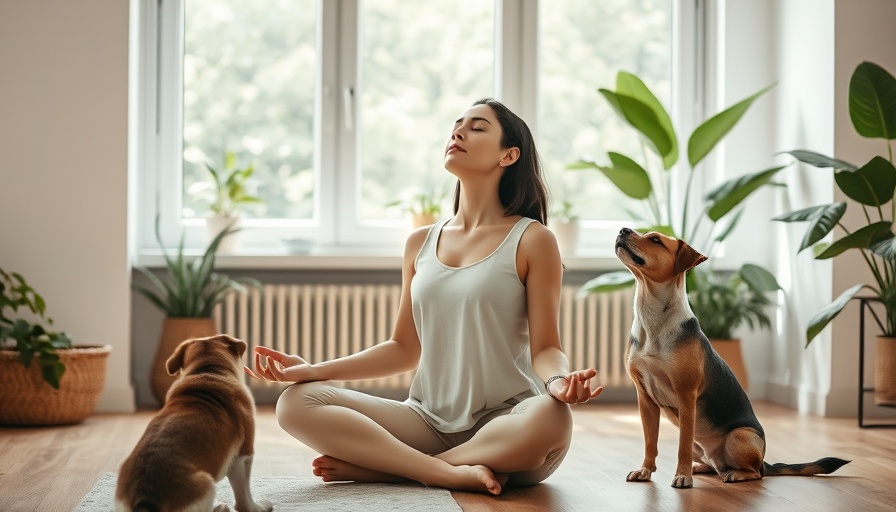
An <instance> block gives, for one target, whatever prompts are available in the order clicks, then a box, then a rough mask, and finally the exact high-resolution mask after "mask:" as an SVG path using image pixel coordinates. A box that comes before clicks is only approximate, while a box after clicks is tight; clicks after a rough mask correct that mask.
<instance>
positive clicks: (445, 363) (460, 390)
mask: <svg viewBox="0 0 896 512" xmlns="http://www.w3.org/2000/svg"><path fill="white" fill-rule="evenodd" d="M446 222H448V221H447V220H444V221H441V222H439V223H437V224H435V225H434V226H433V227H432V228H431V229H430V230H429V234H427V236H426V240H425V241H424V242H423V247H421V249H420V253H419V254H418V255H417V260H416V261H415V268H416V274H415V275H414V278H413V280H412V281H411V303H412V305H413V310H414V325H415V326H416V327H417V336H418V337H419V338H420V347H421V354H420V364H419V366H418V368H417V374H416V376H415V377H414V381H413V383H411V389H410V394H409V398H408V399H407V403H408V404H409V405H411V406H412V407H414V409H415V410H417V411H418V412H419V413H420V414H421V415H422V416H423V418H424V419H426V420H427V421H428V422H429V423H430V425H432V426H433V427H434V428H435V429H436V430H438V431H440V432H444V433H454V432H461V431H464V430H468V429H470V428H471V427H472V426H473V425H474V424H475V423H476V421H477V420H478V419H479V418H481V417H482V416H484V415H486V414H488V413H490V412H493V411H496V410H499V409H504V408H507V407H512V406H513V405H515V404H517V403H518V402H519V401H521V400H523V399H526V398H529V397H532V396H536V395H538V394H540V392H541V389H543V384H541V379H539V378H538V376H537V375H536V374H535V372H534V371H533V370H532V364H531V358H530V356H529V322H528V315H527V310H526V287H525V286H524V285H523V283H522V282H520V278H519V274H518V273H517V268H516V255H517V254H516V253H517V247H518V246H519V242H520V238H521V237H522V235H523V232H524V231H525V230H526V228H527V227H528V226H529V224H530V223H532V222H535V220H533V219H529V218H525V217H524V218H522V219H520V220H519V221H518V222H517V223H516V224H514V226H513V228H511V230H510V233H508V234H507V237H506V238H505V239H504V241H503V242H501V245H499V246H498V248H497V249H495V251H494V252H493V253H491V254H490V255H488V256H486V257H485V258H484V259H482V260H480V261H478V262H476V263H473V264H472V265H468V266H466V267H460V268H457V267H449V266H447V265H445V264H444V263H442V262H441V261H439V259H438V257H437V256H436V247H437V246H438V242H439V236H440V235H441V232H442V227H443V226H444V225H445V223H446Z"/></svg>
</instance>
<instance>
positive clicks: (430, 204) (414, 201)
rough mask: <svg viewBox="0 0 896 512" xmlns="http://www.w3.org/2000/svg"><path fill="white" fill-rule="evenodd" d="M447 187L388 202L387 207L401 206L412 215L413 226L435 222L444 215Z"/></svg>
mask: <svg viewBox="0 0 896 512" xmlns="http://www.w3.org/2000/svg"><path fill="white" fill-rule="evenodd" d="M445 195H446V191H445V188H443V187H439V188H434V189H432V190H430V191H429V192H417V193H415V194H414V195H412V196H411V197H410V198H409V199H399V200H396V201H391V202H389V203H386V208H395V207H398V208H401V210H402V211H403V212H405V213H407V214H409V215H410V216H411V224H412V225H413V227H414V228H415V229H416V228H419V227H422V226H428V225H430V224H435V223H436V221H438V220H439V216H441V215H442V202H443V201H444V200H445Z"/></svg>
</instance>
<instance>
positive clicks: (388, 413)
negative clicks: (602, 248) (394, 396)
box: [246, 99, 603, 494]
mask: <svg viewBox="0 0 896 512" xmlns="http://www.w3.org/2000/svg"><path fill="white" fill-rule="evenodd" d="M445 168H446V169H447V170H448V171H449V172H451V173H452V174H454V175H455V176H456V177H457V179H458V184H457V188H456V191H455V197H454V211H455V215H454V217H452V218H451V219H448V220H447V221H441V222H439V223H437V224H435V225H433V226H427V227H423V228H420V229H418V230H416V231H414V232H413V233H412V234H411V235H410V237H409V238H408V240H407V243H406V245H405V250H404V259H403V265H402V292H401V302H400V305H399V311H398V318H397V320H396V323H395V327H394V331H393V334H392V337H391V339H389V340H387V341H384V342H382V343H379V344H378V345H376V346H373V347H371V348H368V349H366V350H363V351H361V352H359V353H356V354H353V355H350V356H347V357H342V358H339V359H334V360H331V361H326V362H322V363H317V364H309V363H307V362H306V361H305V360H304V359H302V358H301V357H298V356H295V355H287V354H284V353H282V352H277V351H275V350H271V349H269V348H267V347H257V348H256V349H255V373H257V376H258V377H259V378H264V379H267V380H272V381H281V382H295V383H297V384H295V385H293V386H290V387H289V388H287V389H286V390H285V391H284V392H283V394H282V395H281V396H280V399H279V400H278V402H277V419H278V421H279V423H280V425H281V427H282V428H283V429H284V430H286V431H287V432H288V433H289V434H290V435H292V436H293V437H295V438H296V439H298V440H300V441H301V442H303V443H305V444H306V445H308V446H309V447H311V448H312V449H314V450H316V451H318V452H319V453H322V454H324V455H323V456H321V457H318V458H317V459H316V460H315V461H314V463H313V466H314V474H315V475H317V476H319V477H321V478H322V479H323V480H324V481H345V480H354V481H374V482H393V481H406V480H408V479H410V480H416V481H418V482H420V483H423V484H424V485H428V486H434V487H443V488H447V489H457V490H474V491H483V492H489V493H492V494H499V493H500V492H501V489H502V486H504V485H505V484H509V485H531V484H534V483H537V482H540V481H542V480H544V479H545V478H547V477H548V476H549V475H550V474H551V473H552V472H553V471H554V469H556V467H557V465H558V464H559V463H560V461H561V460H562V459H563V457H564V456H565V455H566V451H567V450H568V448H569V442H570V437H571V432H572V415H571V413H570V410H569V407H568V405H567V404H578V403H583V402H586V401H588V400H589V399H591V398H594V397H596V396H597V395H599V394H600V392H601V391H602V390H603V388H601V387H598V388H597V389H594V390H592V389H591V379H592V377H594V376H595V375H596V372H595V370H594V369H587V370H581V371H575V372H570V371H569V361H568V359H567V357H566V355H565V354H564V353H563V352H562V351H561V349H560V339H559V331H558V310H559V305H560V284H561V279H562V274H563V265H562V263H561V261H560V254H559V250H558V248H557V241H556V240H555V239H554V236H553V234H551V232H550V231H549V230H548V229H547V228H546V227H545V222H546V220H547V219H546V217H547V197H546V196H547V194H546V191H545V186H544V183H543V181H542V175H541V170H540V165H539V161H538V154H537V153H536V151H535V145H534V142H533V140H532V134H531V132H530V131H529V128H528V127H527V126H526V124H525V122H523V121H522V120H521V119H520V118H519V117H517V116H516V115H515V114H514V113H513V112H511V111H510V110H509V109H507V107H505V106H504V105H502V104H501V103H499V102H497V101H495V100H492V99H486V100H480V101H478V102H476V103H475V104H474V105H473V106H472V107H471V108H470V109H469V110H467V111H466V112H465V113H464V115H463V116H462V117H461V118H460V119H458V120H457V122H455V124H454V129H453V130H452V132H451V137H450V139H449V140H448V143H447V145H446V150H445ZM413 369H416V370H417V373H416V376H415V378H414V381H413V383H412V384H411V389H410V396H409V398H408V399H407V400H406V401H404V402H398V401H394V400H387V399H383V398H378V397H373V396H369V395H367V394H364V393H361V392H357V391H353V390H347V389H344V388H339V387H334V386H331V385H328V384H326V383H325V382H323V381H328V380H356V379H370V378H379V377H386V376H390V375H395V374H398V373H402V372H406V371H409V370H413ZM246 371H247V372H248V373H249V374H250V375H253V376H256V375H255V374H253V373H252V371H251V370H250V369H248V368H247V369H246Z"/></svg>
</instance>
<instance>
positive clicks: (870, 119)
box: [849, 62, 896, 140]
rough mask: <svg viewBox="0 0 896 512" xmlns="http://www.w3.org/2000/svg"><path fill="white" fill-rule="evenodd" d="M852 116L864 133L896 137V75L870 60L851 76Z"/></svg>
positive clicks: (858, 67)
mask: <svg viewBox="0 0 896 512" xmlns="http://www.w3.org/2000/svg"><path fill="white" fill-rule="evenodd" d="M849 118H850V119H851V120H852V125H853V126H854V127H855V129H856V132H858V133H859V135H861V136H863V137H868V138H884V139H887V140H893V139H896V78H894V77H893V75H891V74H890V73H889V72H887V70H885V69H884V68H882V67H880V66H878V65H877V64H874V63H871V62H863V63H861V64H859V65H858V66H857V67H856V70H855V71H854V72H853V74H852V78H850V80H849Z"/></svg>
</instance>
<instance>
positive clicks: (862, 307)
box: [856, 297, 896, 428]
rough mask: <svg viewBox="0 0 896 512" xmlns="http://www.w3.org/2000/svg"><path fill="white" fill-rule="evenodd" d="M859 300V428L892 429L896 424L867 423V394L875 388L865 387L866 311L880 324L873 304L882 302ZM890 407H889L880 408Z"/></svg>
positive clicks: (874, 298)
mask: <svg viewBox="0 0 896 512" xmlns="http://www.w3.org/2000/svg"><path fill="white" fill-rule="evenodd" d="M856 298H857V299H859V308H860V312H859V415H858V416H859V427H860V428H892V427H896V423H865V394H866V393H874V387H870V388H869V387H865V310H866V309H867V310H868V311H869V312H870V313H871V314H872V315H873V316H874V317H875V319H876V320H878V323H880V321H879V319H878V318H877V313H875V311H874V309H872V307H871V303H872V302H880V299H878V298H876V297H856ZM880 407H888V406H880Z"/></svg>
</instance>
